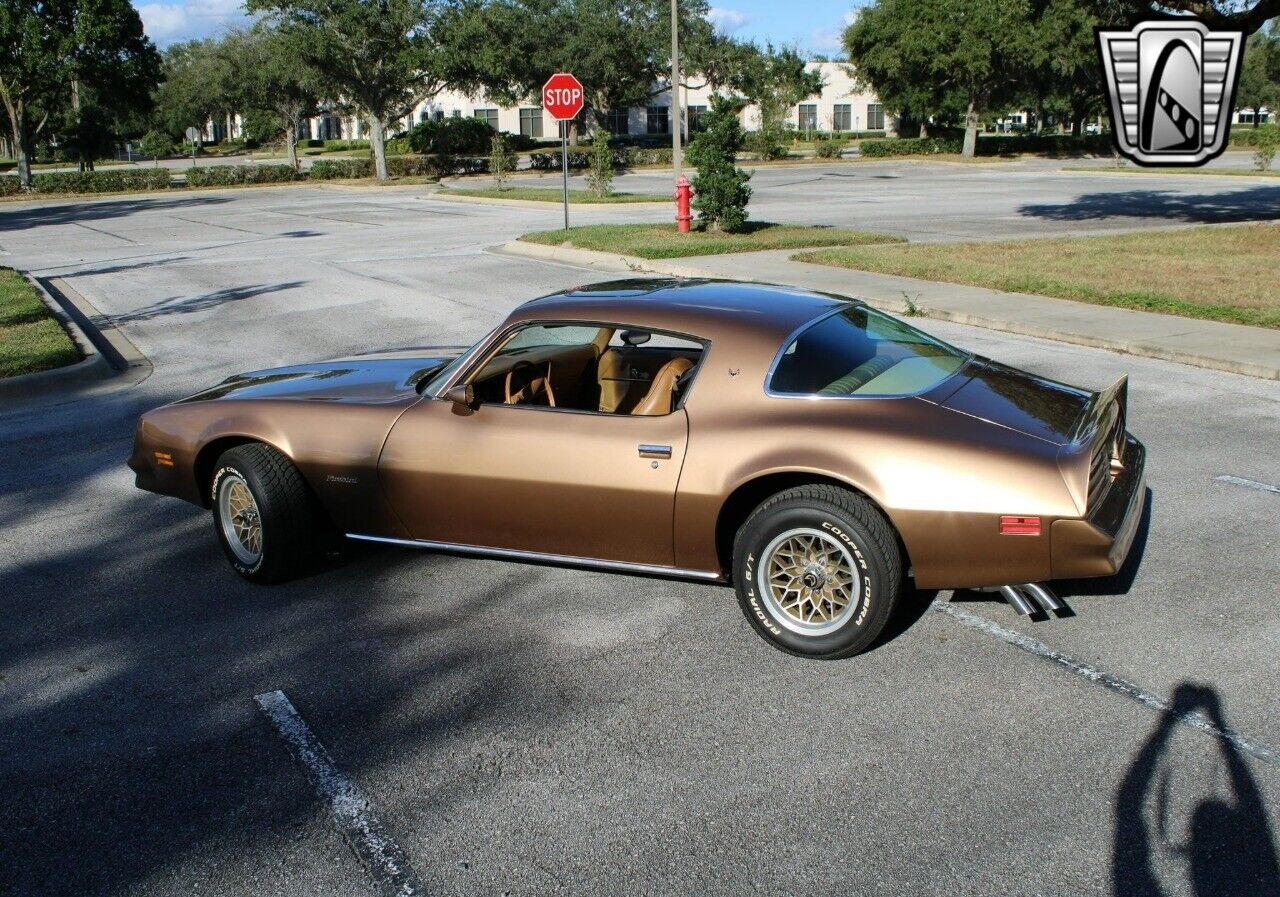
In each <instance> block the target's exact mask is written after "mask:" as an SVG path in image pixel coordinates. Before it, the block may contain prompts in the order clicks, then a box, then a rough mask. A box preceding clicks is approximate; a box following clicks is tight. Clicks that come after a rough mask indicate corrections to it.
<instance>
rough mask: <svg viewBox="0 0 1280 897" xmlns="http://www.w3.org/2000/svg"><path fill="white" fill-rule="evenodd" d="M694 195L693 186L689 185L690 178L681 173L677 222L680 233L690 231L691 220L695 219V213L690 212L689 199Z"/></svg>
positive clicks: (677, 197)
mask: <svg viewBox="0 0 1280 897" xmlns="http://www.w3.org/2000/svg"><path fill="white" fill-rule="evenodd" d="M692 196H693V188H692V187H690V186H689V179H688V178H687V177H685V176H684V175H680V180H678V181H676V224H678V225H679V226H680V233H682V234H687V233H689V222H690V221H692V220H693V215H692V214H690V212H689V199H690V198H691V197H692Z"/></svg>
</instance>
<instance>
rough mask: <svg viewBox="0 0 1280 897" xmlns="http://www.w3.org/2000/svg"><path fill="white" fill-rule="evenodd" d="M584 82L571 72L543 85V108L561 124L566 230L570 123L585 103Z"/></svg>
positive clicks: (558, 74)
mask: <svg viewBox="0 0 1280 897" xmlns="http://www.w3.org/2000/svg"><path fill="white" fill-rule="evenodd" d="M585 94H586V92H585V91H584V90H583V89H582V82H581V81H579V80H578V79H577V78H575V77H573V75H572V74H570V73H569V72H556V73H555V74H554V75H552V76H551V77H550V78H548V79H547V83H546V84H544V85H542V108H543V109H545V110H546V111H547V115H549V116H551V117H552V118H554V119H555V120H556V121H557V122H559V124H560V176H561V178H562V179H563V181H564V229H565V230H566V231H567V230H568V229H569V123H570V122H571V121H573V120H574V119H575V118H577V117H578V113H579V112H581V111H582V106H583V104H584V103H585Z"/></svg>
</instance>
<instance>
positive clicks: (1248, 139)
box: [1227, 123, 1266, 146]
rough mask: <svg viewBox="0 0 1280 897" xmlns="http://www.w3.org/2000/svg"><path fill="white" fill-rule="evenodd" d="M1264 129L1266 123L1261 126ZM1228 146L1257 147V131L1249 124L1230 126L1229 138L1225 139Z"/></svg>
mask: <svg viewBox="0 0 1280 897" xmlns="http://www.w3.org/2000/svg"><path fill="white" fill-rule="evenodd" d="M1263 128H1266V123H1264V124H1263ZM1227 145H1228V146H1257V145H1258V129H1257V128H1256V127H1254V126H1253V125H1249V124H1235V125H1232V126H1231V136H1230V137H1229V138H1227Z"/></svg>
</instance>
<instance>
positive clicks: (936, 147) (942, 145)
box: [859, 137, 961, 159]
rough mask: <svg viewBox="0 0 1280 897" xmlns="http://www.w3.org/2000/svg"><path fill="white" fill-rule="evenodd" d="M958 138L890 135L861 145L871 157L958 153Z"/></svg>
mask: <svg viewBox="0 0 1280 897" xmlns="http://www.w3.org/2000/svg"><path fill="white" fill-rule="evenodd" d="M960 148H961V144H960V141H958V140H952V139H946V138H941V137H889V138H886V139H884V140H864V141H862V144H861V145H860V146H859V149H860V150H861V151H862V155H864V156H867V157H869V158H873V159H876V158H882V157H884V156H933V155H937V154H938V153H958V152H960Z"/></svg>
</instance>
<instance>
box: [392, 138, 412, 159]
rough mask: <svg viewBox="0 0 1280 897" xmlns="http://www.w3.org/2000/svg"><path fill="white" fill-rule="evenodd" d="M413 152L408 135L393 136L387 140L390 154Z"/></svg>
mask: <svg viewBox="0 0 1280 897" xmlns="http://www.w3.org/2000/svg"><path fill="white" fill-rule="evenodd" d="M411 152H413V148H412V147H411V146H409V138H408V137H393V138H392V139H390V140H388V141H387V155H388V156H403V155H404V154H405V153H411Z"/></svg>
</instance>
